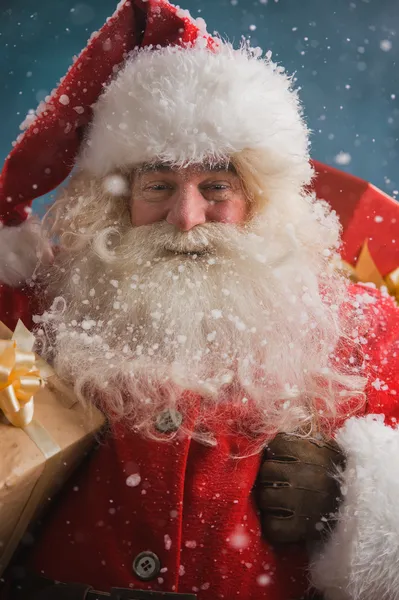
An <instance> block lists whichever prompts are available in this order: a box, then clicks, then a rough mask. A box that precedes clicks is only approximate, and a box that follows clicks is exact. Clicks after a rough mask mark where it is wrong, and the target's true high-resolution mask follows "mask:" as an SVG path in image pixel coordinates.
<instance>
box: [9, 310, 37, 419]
mask: <svg viewBox="0 0 399 600" xmlns="http://www.w3.org/2000/svg"><path fill="white" fill-rule="evenodd" d="M34 342H35V337H34V335H33V334H32V333H31V332H30V331H29V330H28V329H27V328H26V327H25V325H24V324H23V323H22V321H18V324H17V326H16V328H15V331H14V334H13V336H12V339H11V340H0V409H1V410H2V411H3V413H4V414H5V416H6V417H7V419H8V420H9V421H10V423H11V424H12V425H14V426H15V427H26V426H27V425H29V423H31V421H32V419H33V409H34V407H33V398H34V396H35V394H37V392H38V391H39V390H40V389H41V388H42V387H43V385H44V380H43V377H42V374H41V370H40V369H39V367H38V364H37V362H36V356H35V353H34V352H32V348H33V345H34Z"/></svg>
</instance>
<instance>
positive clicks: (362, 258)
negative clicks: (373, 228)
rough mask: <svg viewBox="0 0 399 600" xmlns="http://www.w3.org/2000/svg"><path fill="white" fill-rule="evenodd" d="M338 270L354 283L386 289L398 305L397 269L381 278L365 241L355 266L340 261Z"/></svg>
mask: <svg viewBox="0 0 399 600" xmlns="http://www.w3.org/2000/svg"><path fill="white" fill-rule="evenodd" d="M340 268H341V270H342V271H343V272H344V273H345V274H346V275H348V276H349V277H350V279H351V280H352V281H354V282H362V283H374V285H375V286H376V287H377V288H381V287H386V288H387V290H388V292H389V294H391V296H393V297H394V298H395V300H396V301H397V302H398V303H399V267H398V268H397V269H395V270H394V271H391V273H388V275H386V276H385V277H383V276H382V275H381V273H380V271H379V270H378V268H377V265H376V264H375V262H374V260H373V257H372V256H371V253H370V250H369V247H368V242H367V240H366V241H365V242H364V244H363V246H362V249H361V251H360V255H359V258H358V260H357V263H356V266H355V267H353V266H352V265H350V264H349V263H347V262H345V261H341V263H340Z"/></svg>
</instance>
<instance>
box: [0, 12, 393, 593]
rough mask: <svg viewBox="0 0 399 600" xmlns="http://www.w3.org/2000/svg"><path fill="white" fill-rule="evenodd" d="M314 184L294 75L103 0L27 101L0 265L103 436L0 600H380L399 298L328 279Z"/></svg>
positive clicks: (330, 237) (195, 29)
mask: <svg viewBox="0 0 399 600" xmlns="http://www.w3.org/2000/svg"><path fill="white" fill-rule="evenodd" d="M102 88H103V89H102ZM100 92H101V93H100ZM82 131H83V134H82ZM82 138H83V139H82ZM35 152H36V154H37V155H36V156H33V154H34V153H35ZM76 153H77V155H76ZM75 155H76V160H74V156H75ZM72 165H74V167H75V169H74V171H73V173H72V177H71V178H70V180H69V181H68V183H67V185H66V186H65V187H64V189H63V190H62V191H61V192H60V194H59V196H58V198H57V199H56V201H55V202H54V204H53V205H52V207H51V208H50V211H49V213H48V214H47V216H46V218H45V221H44V228H41V227H40V226H39V225H38V224H37V223H36V222H35V221H34V220H33V219H32V217H30V218H28V219H27V220H25V222H24V223H23V224H22V225H21V224H20V221H21V218H22V217H23V218H26V211H25V214H24V209H25V208H26V206H27V205H29V203H30V201H31V200H32V198H33V197H35V196H37V195H39V194H41V193H44V192H45V191H48V189H50V188H52V187H54V186H56V185H58V183H60V181H62V180H63V179H64V178H65V177H66V175H67V174H68V172H69V171H70V169H71V167H72ZM22 166H23V167H24V168H25V169H26V170H25V171H24V172H23V175H25V176H24V177H23V179H21V172H22ZM312 175H313V171H312V167H311V164H310V162H309V155H308V130H307V127H306V125H305V123H304V120H303V116H302V111H301V106H300V102H299V100H298V96H297V93H296V91H295V90H294V89H293V81H292V78H290V77H289V76H287V75H286V74H285V72H284V70H283V69H282V68H281V67H279V66H277V65H276V64H274V63H273V62H272V60H271V57H270V56H268V55H267V56H266V57H262V53H261V52H260V51H259V49H253V48H251V47H250V46H249V45H248V44H243V45H242V46H241V48H239V49H233V48H232V47H231V46H230V45H229V44H227V43H224V42H223V41H222V40H219V39H216V38H211V37H210V36H209V35H208V34H207V33H206V31H205V29H204V27H203V23H202V22H199V21H197V22H194V21H193V20H192V19H191V18H190V16H189V15H188V14H187V13H186V12H185V11H182V10H180V9H177V8H175V7H173V6H172V5H170V4H169V3H168V2H166V0H148V1H146V2H144V0H135V2H129V1H125V2H122V3H121V4H120V5H119V7H118V10H117V12H116V13H115V15H114V16H113V17H112V18H111V19H110V20H109V21H108V22H107V24H106V25H105V26H104V28H103V29H102V30H101V31H100V32H99V33H98V34H96V35H95V36H94V37H93V38H92V40H91V41H90V43H89V46H88V47H87V48H86V49H85V50H84V51H83V53H82V54H81V56H80V57H79V58H78V60H77V61H76V62H75V64H74V65H73V67H72V68H71V70H70V71H69V73H68V74H67V76H66V78H65V79H64V80H63V81H62V82H61V84H60V86H59V88H58V89H57V90H55V92H54V93H53V95H52V96H51V98H50V99H49V100H48V102H47V104H46V105H45V106H43V107H41V110H40V114H38V115H36V116H34V115H32V116H31V118H30V123H29V126H28V129H27V131H26V132H25V134H24V135H23V136H22V137H21V139H20V140H18V142H17V145H16V147H15V148H14V150H13V152H12V153H11V155H10V157H9V158H8V160H7V162H6V165H5V168H4V170H3V175H2V180H1V185H0V189H1V191H2V203H1V205H2V210H3V220H4V223H5V225H15V223H19V225H18V227H7V226H5V227H4V228H3V230H2V231H1V232H0V247H1V249H2V266H1V267H0V275H1V278H2V280H3V282H5V283H8V284H13V285H16V284H19V283H22V282H24V281H25V280H27V279H28V280H29V289H30V296H31V298H32V297H34V298H35V302H36V306H37V305H39V306H40V310H39V309H38V308H36V309H35V311H34V312H35V314H34V316H33V321H34V323H35V331H36V334H37V339H38V343H39V345H40V347H41V351H42V353H44V355H45V356H46V357H47V358H50V359H51V360H52V361H53V364H54V366H55V368H56V370H57V372H58V374H59V375H60V376H61V377H62V378H63V379H64V380H66V381H67V382H69V383H70V384H71V385H73V386H74V389H75V391H76V393H77V395H78V397H79V398H80V399H81V401H82V403H84V404H85V405H86V406H87V407H88V418H90V411H89V408H90V406H91V405H92V404H93V403H95V404H96V405H98V406H99V407H100V408H101V409H102V410H103V411H104V413H105V414H106V416H107V419H108V423H109V427H108V429H107V431H106V432H105V433H104V438H103V439H102V440H101V443H100V444H99V446H98V448H97V449H96V450H95V452H93V454H92V455H91V456H90V458H89V459H88V460H87V461H86V462H85V464H84V465H82V467H81V469H80V470H79V472H78V473H77V474H76V475H75V476H74V478H73V480H72V481H71V482H70V483H69V484H68V486H67V487H66V488H65V489H64V490H63V492H62V494H61V496H60V497H59V499H58V500H57V501H56V503H54V504H53V506H52V508H51V510H50V513H49V514H48V515H47V518H46V521H45V524H44V527H43V529H42V531H41V533H40V535H39V536H38V538H37V539H36V540H35V543H34V545H33V549H32V551H31V552H30V556H29V558H28V560H27V562H26V563H25V564H24V566H23V568H22V567H21V565H20V564H18V565H17V568H16V569H15V568H14V569H13V573H14V574H16V575H17V577H16V580H15V581H14V583H13V585H12V587H13V589H12V590H10V591H9V592H8V594H9V596H7V597H10V598H19V599H28V598H29V600H33V599H36V600H42V599H43V600H44V599H59V600H61V599H66V600H67V599H68V600H83V599H86V600H94V599H95V598H96V599H97V598H98V599H100V598H112V599H113V600H117V599H119V600H128V599H130V600H133V599H142V600H146V599H147V598H148V599H149V598H154V599H158V598H159V599H161V598H169V597H170V598H176V599H181V600H184V599H189V598H197V599H198V600H216V599H225V600H233V599H234V598H241V599H242V600H261V599H265V600H266V599H267V600H299V599H300V598H304V597H305V596H306V597H314V596H313V595H312V594H313V591H312V590H318V591H319V593H321V594H322V596H321V597H323V598H325V599H326V600H360V599H361V600H376V599H377V598H385V599H388V598H389V599H394V598H399V587H398V585H397V583H398V576H397V570H396V562H397V560H398V559H399V518H398V516H397V514H396V499H397V494H398V493H399V479H398V477H397V474H396V473H395V472H394V469H393V466H394V465H396V466H397V463H398V458H397V457H398V452H399V433H398V431H397V430H396V429H395V428H394V427H392V426H391V425H394V424H395V417H396V416H397V415H398V413H399V406H398V403H397V392H398V391H399V311H398V310H397V308H396V306H395V304H394V302H393V300H392V299H391V298H390V297H388V296H387V295H384V294H380V293H379V292H377V291H376V290H375V289H374V288H372V287H366V286H363V287H361V286H350V285H348V283H347V281H346V280H345V279H344V278H343V276H342V275H341V274H340V273H339V272H338V271H337V269H336V264H335V262H334V257H335V255H336V254H337V251H338V248H339V245H340V233H341V231H340V224H339V221H338V218H337V216H336V214H335V212H334V211H332V210H331V207H330V206H329V205H328V204H327V203H326V202H323V201H321V200H317V199H316V197H315V195H314V194H313V193H311V192H310V191H309V189H308V185H309V183H310V181H311V179H312ZM21 216H22V217H21ZM47 239H51V240H53V241H55V243H56V249H55V251H54V256H53V258H52V259H51V258H50V257H51V253H52V250H51V248H50V246H49V243H48V242H47V241H46V240H47ZM36 254H39V255H40V256H41V258H42V260H41V261H40V264H39V266H38V267H37V268H36ZM32 257H33V258H32ZM366 413H367V414H368V416H365V415H366ZM376 414H378V415H379V416H375V415H376ZM373 415H374V416H373ZM340 484H341V485H340ZM307 595H308V596H307Z"/></svg>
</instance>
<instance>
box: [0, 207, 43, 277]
mask: <svg viewBox="0 0 399 600" xmlns="http://www.w3.org/2000/svg"><path fill="white" fill-rule="evenodd" d="M39 258H41V259H42V260H45V261H49V260H51V258H52V251H51V249H50V245H49V243H48V241H47V240H46V239H45V238H44V237H43V233H42V230H41V225H40V222H39V220H38V219H36V218H29V219H27V220H26V221H24V222H23V223H22V225H17V226H15V227H5V226H4V227H2V228H1V229H0V283H5V284H7V285H11V286H13V287H17V286H20V285H23V284H24V283H25V282H26V280H27V279H29V278H30V277H32V275H33V273H34V271H35V268H36V266H37V263H38V261H39Z"/></svg>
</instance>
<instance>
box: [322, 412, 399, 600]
mask: <svg viewBox="0 0 399 600" xmlns="http://www.w3.org/2000/svg"><path fill="white" fill-rule="evenodd" d="M337 441H338V443H339V444H340V445H341V447H342V448H343V449H344V450H345V451H346V453H347V456H348V463H347V467H346V470H345V472H344V474H343V491H344V493H345V496H344V501H343V504H342V506H341V510H340V515H339V522H338V525H337V527H336V529H335V530H334V531H333V533H332V535H331V538H330V539H329V541H328V542H327V544H326V546H325V548H324V549H323V551H322V553H321V555H320V556H319V557H318V558H317V559H316V560H315V562H314V564H313V566H312V568H311V572H312V578H313V583H314V585H315V587H316V588H317V589H318V590H320V591H321V592H322V593H323V594H324V596H323V598H325V600H398V599H399V430H398V429H392V428H391V427H388V426H386V425H385V424H384V419H383V416H381V415H380V416H375V415H374V416H373V415H370V416H367V417H364V418H360V419H357V418H352V419H349V420H348V421H347V422H346V424H345V426H344V427H343V429H341V430H340V431H339V433H338V435H337Z"/></svg>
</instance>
